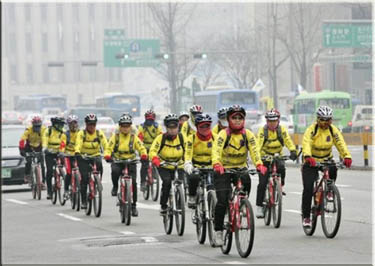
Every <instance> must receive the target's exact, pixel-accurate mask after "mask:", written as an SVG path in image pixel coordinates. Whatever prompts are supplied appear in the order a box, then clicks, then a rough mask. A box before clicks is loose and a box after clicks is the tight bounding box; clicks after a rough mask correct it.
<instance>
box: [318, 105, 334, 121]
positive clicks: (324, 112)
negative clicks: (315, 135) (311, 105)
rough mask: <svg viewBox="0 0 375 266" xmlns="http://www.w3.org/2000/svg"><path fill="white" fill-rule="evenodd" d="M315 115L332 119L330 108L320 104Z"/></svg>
mask: <svg viewBox="0 0 375 266" xmlns="http://www.w3.org/2000/svg"><path fill="white" fill-rule="evenodd" d="M316 117H317V118H322V119H326V120H327V119H332V117H333V112H332V108H330V107H328V106H325V105H323V106H320V107H319V108H318V110H317V111H316Z"/></svg>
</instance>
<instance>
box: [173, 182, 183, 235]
mask: <svg viewBox="0 0 375 266" xmlns="http://www.w3.org/2000/svg"><path fill="white" fill-rule="evenodd" d="M175 201H176V211H175V219H176V229H177V234H178V235H179V236H182V235H183V234H184V230H185V197H184V191H183V189H182V187H181V186H177V190H176V193H175Z"/></svg>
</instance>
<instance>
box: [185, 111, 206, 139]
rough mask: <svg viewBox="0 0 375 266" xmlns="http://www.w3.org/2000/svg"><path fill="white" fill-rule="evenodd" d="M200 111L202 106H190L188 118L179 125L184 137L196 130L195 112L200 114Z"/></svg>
mask: <svg viewBox="0 0 375 266" xmlns="http://www.w3.org/2000/svg"><path fill="white" fill-rule="evenodd" d="M202 112H203V110H202V106H200V105H193V106H191V107H190V119H189V120H187V121H186V122H184V123H183V124H182V127H181V133H182V135H183V136H184V138H185V139H187V138H188V137H189V136H190V135H193V134H194V133H195V132H196V131H197V129H196V127H195V125H194V119H195V116H196V115H197V114H202Z"/></svg>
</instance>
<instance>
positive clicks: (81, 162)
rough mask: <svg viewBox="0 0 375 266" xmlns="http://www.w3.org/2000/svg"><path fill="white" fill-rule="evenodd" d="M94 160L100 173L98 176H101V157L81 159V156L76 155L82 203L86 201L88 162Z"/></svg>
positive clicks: (91, 162) (89, 170)
mask: <svg viewBox="0 0 375 266" xmlns="http://www.w3.org/2000/svg"><path fill="white" fill-rule="evenodd" d="M94 161H95V162H96V169H97V170H98V172H99V173H100V176H102V175H103V164H102V160H101V159H99V158H93V159H83V158H82V157H78V168H79V172H80V173H81V197H82V202H83V203H86V202H87V184H88V182H89V173H90V172H91V166H90V164H93V163H94Z"/></svg>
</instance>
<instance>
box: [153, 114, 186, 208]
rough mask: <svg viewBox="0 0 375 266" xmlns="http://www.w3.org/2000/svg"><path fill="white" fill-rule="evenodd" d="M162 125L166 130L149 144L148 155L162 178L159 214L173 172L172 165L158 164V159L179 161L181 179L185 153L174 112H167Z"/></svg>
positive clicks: (165, 206) (165, 200) (169, 186)
mask: <svg viewBox="0 0 375 266" xmlns="http://www.w3.org/2000/svg"><path fill="white" fill-rule="evenodd" d="M164 126H165V127H166V129H167V132H166V133H164V134H162V135H158V136H157V137H156V138H155V140H154V142H153V143H152V145H151V148H150V153H149V157H150V158H152V163H153V164H154V165H155V166H156V167H158V171H159V174H160V177H161V179H162V188H161V196H160V205H161V206H160V214H161V215H163V214H165V213H166V211H167V201H168V197H169V192H170V190H171V185H172V184H171V183H172V180H173V179H174V176H175V173H174V169H173V167H172V166H168V165H166V166H160V159H161V160H163V161H166V162H179V163H181V166H179V169H178V178H179V179H180V180H181V181H183V179H184V170H183V169H182V168H183V157H184V153H185V146H184V145H185V143H184V137H183V135H182V133H178V117H177V115H176V114H169V115H167V116H166V117H165V118H164Z"/></svg>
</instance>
